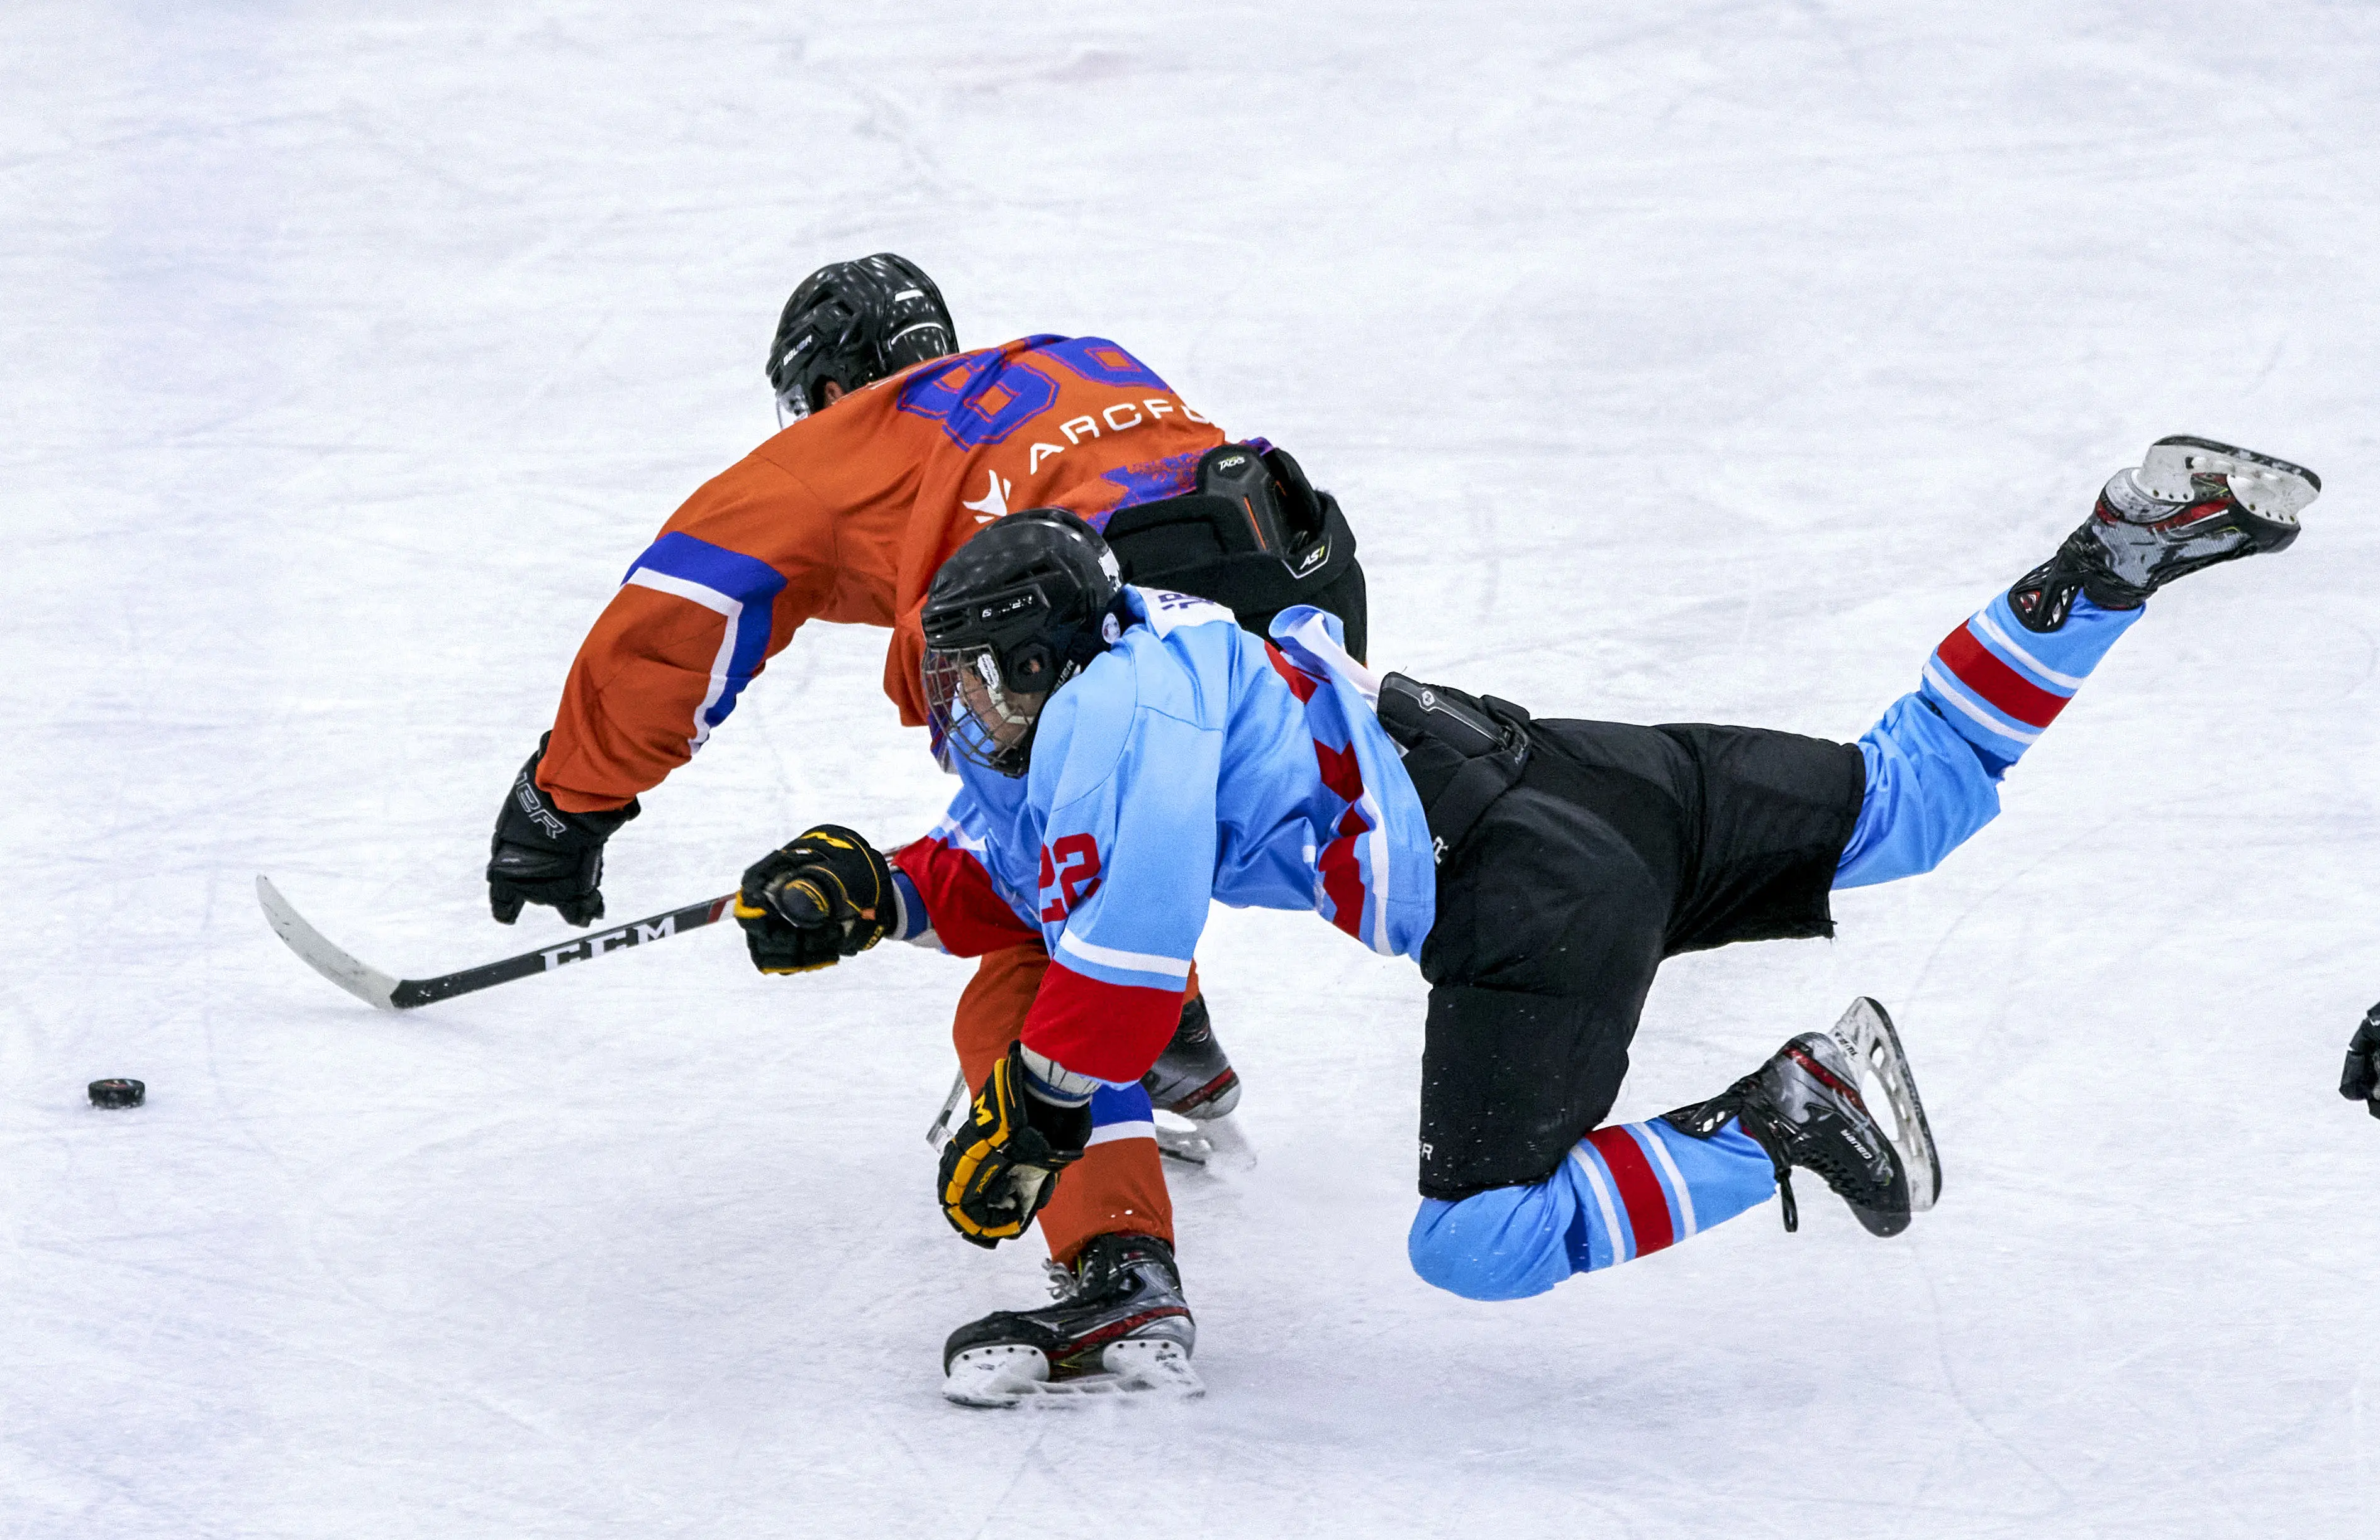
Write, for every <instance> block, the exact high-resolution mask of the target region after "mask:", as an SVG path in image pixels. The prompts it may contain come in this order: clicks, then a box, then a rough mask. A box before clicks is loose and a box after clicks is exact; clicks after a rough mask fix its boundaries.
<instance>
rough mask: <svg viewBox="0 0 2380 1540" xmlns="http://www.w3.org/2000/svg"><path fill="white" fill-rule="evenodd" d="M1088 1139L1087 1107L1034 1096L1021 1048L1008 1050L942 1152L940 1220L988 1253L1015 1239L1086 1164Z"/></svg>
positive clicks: (1088, 1113) (1088, 1110)
mask: <svg viewBox="0 0 2380 1540" xmlns="http://www.w3.org/2000/svg"><path fill="white" fill-rule="evenodd" d="M1090 1137H1091V1110H1090V1108H1089V1107H1088V1106H1082V1107H1065V1106H1061V1105H1060V1104H1058V1103H1056V1102H1053V1101H1045V1100H1044V1099H1042V1098H1041V1097H1038V1096H1035V1095H1034V1094H1033V1092H1032V1089H1031V1087H1030V1086H1029V1085H1027V1084H1026V1074H1025V1049H1024V1046H1023V1045H1022V1044H1011V1045H1010V1046H1009V1049H1008V1055H1007V1057H1006V1058H1004V1059H1002V1060H1001V1061H1000V1062H999V1063H997V1064H994V1065H993V1066H992V1067H991V1073H990V1076H989V1077H988V1078H986V1079H985V1081H984V1083H983V1089H982V1090H980V1091H977V1093H976V1097H975V1107H974V1110H973V1115H972V1116H970V1117H969V1118H968V1119H967V1121H966V1122H964V1123H962V1124H960V1125H959V1129H958V1132H957V1133H955V1134H953V1135H952V1136H951V1142H950V1143H949V1144H947V1145H944V1146H942V1165H941V1175H940V1178H939V1182H940V1185H939V1187H938V1188H937V1189H936V1191H937V1193H938V1194H939V1195H940V1196H941V1204H942V1217H943V1218H944V1219H948V1220H950V1221H951V1228H952V1229H953V1230H955V1231H958V1232H959V1234H960V1235H961V1236H962V1237H964V1238H965V1239H966V1240H968V1241H970V1242H972V1243H975V1244H977V1245H978V1246H981V1247H983V1248H984V1249H985V1250H986V1251H990V1249H991V1248H992V1247H994V1246H996V1245H998V1244H1000V1243H1001V1242H1002V1241H1013V1240H1014V1239H1015V1238H1016V1237H1017V1236H1019V1235H1022V1234H1024V1233H1025V1231H1026V1228H1027V1227H1028V1226H1030V1225H1031V1224H1032V1223H1033V1216H1034V1215H1036V1214H1038V1213H1039V1212H1041V1210H1042V1208H1043V1207H1045V1206H1047V1205H1048V1203H1049V1202H1050V1194H1053V1193H1055V1192H1056V1191H1057V1190H1058V1173H1059V1172H1060V1171H1062V1170H1065V1169H1066V1168H1067V1167H1068V1166H1071V1165H1073V1164H1074V1163H1075V1161H1077V1160H1080V1159H1081V1158H1083V1147H1084V1146H1086V1145H1087V1144H1088V1143H1089V1142H1090Z"/></svg>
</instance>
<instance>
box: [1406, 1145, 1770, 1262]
mask: <svg viewBox="0 0 2380 1540" xmlns="http://www.w3.org/2000/svg"><path fill="white" fill-rule="evenodd" d="M1776 1191H1777V1179H1776V1175H1775V1173H1774V1170H1773V1168H1772V1167H1771V1165H1770V1162H1769V1158H1768V1156H1767V1153H1766V1152H1764V1151H1763V1150H1762V1149H1761V1147H1760V1146H1759V1145H1758V1144H1756V1143H1755V1142H1754V1140H1753V1139H1752V1136H1751V1135H1749V1134H1745V1133H1744V1132H1743V1129H1742V1128H1741V1127H1740V1126H1739V1125H1737V1124H1736V1123H1735V1122H1731V1121H1730V1122H1728V1123H1727V1124H1726V1125H1725V1126H1724V1127H1722V1128H1720V1129H1719V1130H1718V1132H1716V1133H1715V1134H1711V1135H1710V1136H1708V1137H1707V1138H1696V1137H1694V1135H1692V1134H1686V1133H1683V1132H1682V1131H1680V1130H1679V1129H1676V1128H1673V1127H1671V1126H1670V1124H1669V1123H1668V1122H1664V1121H1662V1120H1661V1119H1658V1118H1656V1119H1653V1120H1652V1121H1650V1122H1640V1123H1624V1124H1619V1123H1615V1124H1611V1125H1609V1126H1607V1127H1604V1128H1599V1129H1597V1130H1596V1131H1595V1132H1594V1133H1593V1134H1588V1135H1587V1136H1586V1137H1585V1138H1584V1139H1582V1140H1580V1141H1579V1142H1578V1144H1577V1145H1576V1146H1574V1147H1573V1149H1572V1151H1571V1153H1570V1155H1569V1157H1568V1158H1565V1159H1564V1160H1563V1161H1562V1163H1561V1165H1560V1168H1559V1169H1557V1170H1555V1171H1554V1173H1553V1174H1552V1175H1551V1176H1549V1177H1548V1178H1546V1179H1545V1180H1544V1181H1543V1182H1530V1183H1528V1184H1527V1185H1525V1186H1518V1187H1491V1188H1489V1189H1488V1190H1487V1191H1486V1192H1484V1193H1474V1194H1471V1195H1470V1196H1469V1197H1467V1198H1462V1199H1459V1200H1457V1201H1454V1202H1446V1201H1443V1200H1441V1199H1438V1198H1424V1199H1423V1200H1422V1204H1421V1209H1420V1211H1419V1212H1418V1213H1416V1214H1415V1215H1414V1222H1413V1229H1412V1231H1410V1232H1409V1233H1408V1234H1407V1235H1406V1237H1405V1255H1407V1256H1408V1257H1410V1258H1411V1259H1412V1261H1413V1268H1414V1271H1415V1272H1416V1273H1418V1274H1420V1275H1421V1276H1422V1278H1423V1279H1426V1280H1427V1281H1428V1282H1431V1283H1434V1284H1436V1285H1438V1287H1439V1288H1441V1289H1443V1290H1445V1291H1448V1292H1449V1293H1454V1294H1461V1295H1462V1296H1463V1298H1465V1299H1473V1300H1517V1299H1526V1298H1528V1297H1529V1296H1530V1295H1532V1294H1542V1293H1544V1292H1545V1291H1547V1290H1548V1289H1550V1288H1552V1287H1553V1286H1554V1285H1555V1284H1557V1283H1560V1281H1561V1280H1562V1279H1566V1278H1568V1277H1570V1276H1571V1275H1572V1274H1573V1273H1588V1272H1596V1271H1599V1270H1600V1269H1602V1268H1605V1267H1617V1266H1619V1265H1620V1264H1621V1263H1622V1262H1629V1261H1633V1260H1634V1259H1635V1258H1637V1257H1639V1256H1649V1255H1652V1254H1653V1253H1655V1252H1657V1251H1661V1250H1664V1249H1666V1248H1667V1247H1670V1246H1672V1245H1674V1244H1676V1243H1678V1242H1680V1241H1683V1240H1687V1239H1689V1238H1691V1237H1693V1236H1694V1235H1697V1234H1699V1233H1701V1232H1702V1231H1706V1230H1708V1229H1710V1228H1711V1227H1712V1226H1714V1225H1717V1224H1719V1223H1722V1222H1724V1221H1725V1220H1728V1219H1733V1218H1735V1216H1737V1215H1738V1214H1741V1213H1743V1212H1744V1211H1745V1210H1747V1209H1750V1208H1753V1207H1757V1206H1759V1205H1760V1204H1763V1203H1766V1202H1767V1201H1768V1198H1769V1197H1770V1195H1771V1194H1774V1193H1775V1192H1776Z"/></svg>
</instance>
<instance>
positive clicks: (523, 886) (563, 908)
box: [488, 734, 641, 925]
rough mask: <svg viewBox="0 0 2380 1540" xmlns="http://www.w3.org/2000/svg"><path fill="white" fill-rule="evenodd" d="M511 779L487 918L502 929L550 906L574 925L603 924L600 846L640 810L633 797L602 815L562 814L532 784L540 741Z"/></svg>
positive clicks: (541, 753)
mask: <svg viewBox="0 0 2380 1540" xmlns="http://www.w3.org/2000/svg"><path fill="white" fill-rule="evenodd" d="M551 736H553V734H546V735H545V737H540V738H539V739H538V740H537V752H536V753H534V754H532V755H530V756H529V757H528V763H527V764H524V765H523V766H521V768H520V773H519V774H518V775H516V776H515V777H513V784H512V790H511V791H509V792H507V793H505V794H504V807H503V808H502V809H501V810H500V811H499V812H498V813H497V814H496V834H495V839H494V840H493V842H492V843H491V845H490V848H489V851H488V912H489V913H490V914H492V915H493V916H495V917H496V918H497V919H498V920H499V921H501V922H502V923H504V924H505V925H510V924H512V923H513V921H515V920H516V919H518V918H520V912H521V905H522V904H524V903H544V904H551V905H552V906H553V908H555V909H557V910H559V911H560V912H561V914H562V917H563V918H564V919H565V920H568V921H569V922H570V923H571V924H573V925H587V924H589V923H591V922H593V921H596V920H600V919H601V918H602V917H603V887H602V883H603V842H604V841H606V840H608V839H610V838H611V837H612V833H613V831H614V830H616V829H618V828H619V827H620V826H621V825H622V824H624V823H625V822H627V821H628V820H629V819H633V818H635V817H636V816H637V813H638V812H639V811H641V809H640V808H639V807H638V806H637V800H636V798H634V797H630V798H629V799H628V803H627V806H624V807H619V808H615V809H613V811H611V812H608V813H565V812H564V811H563V810H562V809H561V808H560V807H559V806H555V804H554V801H553V798H552V797H551V796H549V795H547V794H546V792H545V789H544V788H543V787H541V786H540V785H539V784H538V783H537V767H538V764H539V762H540V760H542V759H543V758H545V742H546V738H547V737H551Z"/></svg>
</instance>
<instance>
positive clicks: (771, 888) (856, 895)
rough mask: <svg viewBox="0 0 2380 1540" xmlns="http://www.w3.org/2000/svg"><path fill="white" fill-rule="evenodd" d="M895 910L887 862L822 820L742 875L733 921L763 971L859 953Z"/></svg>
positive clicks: (817, 964)
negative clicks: (739, 928)
mask: <svg viewBox="0 0 2380 1540" xmlns="http://www.w3.org/2000/svg"><path fill="white" fill-rule="evenodd" d="M899 917H900V905H899V903H898V901H897V900H896V899H895V897H894V895H893V890H892V864H891V863H890V862H888V861H886V860H885V859H884V857H883V856H881V855H878V854H877V853H876V850H875V848H874V847H873V846H871V845H870V844H869V843H868V842H867V841H866V840H863V839H861V838H860V837H859V836H858V835H856V834H855V833H853V832H852V831H850V830H848V829H845V828H843V827H842V826H841V825H839V824H832V823H822V824H820V825H819V826H818V827H817V828H815V829H811V830H807V831H804V832H802V833H800V834H796V835H795V836H794V840H793V843H790V844H788V845H786V846H785V847H784V848H783V849H782V850H772V851H771V852H770V853H769V854H768V855H764V856H762V857H761V858H760V859H759V861H757V862H755V863H753V865H752V867H751V868H750V869H749V870H747V871H746V872H745V874H744V886H743V888H742V890H741V891H738V892H737V893H736V895H735V923H736V924H738V925H740V926H742V927H743V928H744V942H745V944H746V945H747V946H748V947H750V948H751V949H752V965H753V966H754V967H756V968H758V969H759V970H760V971H761V972H762V973H807V972H809V971H810V970H811V969H812V968H831V967H832V966H834V964H837V963H840V962H842V961H843V960H844V958H846V957H856V956H857V955H858V954H859V953H861V952H866V951H867V950H868V948H869V947H872V946H874V945H875V944H876V943H877V942H879V941H880V940H883V939H884V933H885V932H886V931H887V930H890V929H891V928H892V926H893V924H894V923H895V922H896V921H897V920H898V919H899Z"/></svg>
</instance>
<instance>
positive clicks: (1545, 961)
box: [1381, 676, 1866, 1200]
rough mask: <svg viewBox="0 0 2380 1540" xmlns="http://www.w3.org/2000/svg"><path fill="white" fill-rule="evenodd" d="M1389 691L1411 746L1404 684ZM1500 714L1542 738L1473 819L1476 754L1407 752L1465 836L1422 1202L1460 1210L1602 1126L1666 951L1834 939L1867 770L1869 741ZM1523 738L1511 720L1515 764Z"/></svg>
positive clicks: (1441, 967) (1437, 978) (1449, 855)
mask: <svg viewBox="0 0 2380 1540" xmlns="http://www.w3.org/2000/svg"><path fill="white" fill-rule="evenodd" d="M1393 685H1394V676H1391V688H1393ZM1445 693H1446V694H1449V695H1453V696H1455V697H1458V698H1459V699H1460V700H1463V701H1470V697H1463V696H1461V694H1460V692H1445ZM1382 702H1383V707H1382V711H1381V721H1382V722H1383V724H1384V725H1389V726H1390V732H1391V733H1392V734H1397V735H1398V736H1399V737H1400V739H1401V741H1410V735H1409V733H1408V732H1407V731H1403V730H1401V729H1400V728H1399V726H1397V725H1394V724H1392V722H1391V718H1392V717H1393V716H1394V715H1395V714H1396V713H1395V712H1394V711H1393V710H1392V709H1390V690H1389V689H1384V691H1383V693H1382ZM1470 703H1471V704H1472V705H1474V706H1476V705H1477V704H1478V703H1477V702H1475V701H1471V702H1470ZM1491 704H1492V705H1493V706H1494V707H1495V708H1497V709H1498V715H1499V716H1500V718H1501V719H1502V722H1501V725H1503V726H1504V727H1506V728H1507V729H1509V730H1513V731H1517V732H1518V733H1519V734H1525V737H1526V739H1527V744H1526V751H1525V755H1524V756H1523V758H1524V763H1522V764H1521V765H1520V766H1519V768H1518V770H1517V779H1510V778H1506V779H1509V780H1510V784H1509V789H1507V790H1504V791H1502V792H1501V793H1500V794H1492V790H1491V794H1490V795H1489V797H1488V799H1487V800H1486V801H1485V804H1484V809H1483V810H1479V811H1477V812H1475V813H1470V812H1469V809H1468V808H1465V809H1463V811H1464V812H1465V813H1466V814H1468V816H1470V817H1471V818H1472V819H1473V820H1474V821H1471V822H1470V824H1469V827H1468V828H1467V829H1463V828H1454V827H1448V828H1444V829H1441V819H1442V817H1443V815H1444V814H1445V812H1446V811H1447V809H1448V808H1449V806H1450V805H1451V803H1452V802H1453V801H1456V800H1460V799H1461V795H1462V794H1461V793H1460V792H1459V790H1458V788H1459V787H1460V786H1461V785H1462V784H1463V782H1462V779H1461V777H1460V774H1459V772H1460V770H1462V769H1463V768H1464V766H1463V763H1461V762H1460V761H1462V760H1463V759H1466V758H1475V757H1472V756H1461V755H1454V756H1450V755H1448V754H1446V753H1445V752H1443V746H1440V747H1439V748H1438V749H1432V748H1429V747H1427V746H1416V747H1415V748H1414V751H1413V752H1412V753H1409V755H1408V757H1407V759H1406V765H1407V767H1408V770H1409V771H1410V772H1411V773H1412V774H1413V776H1414V782H1415V789H1416V790H1418V791H1419V792H1420V793H1421V794H1422V799H1423V804H1424V806H1425V807H1427V808H1428V809H1429V810H1430V812H1431V814H1432V818H1431V827H1432V831H1433V832H1434V833H1439V834H1440V836H1441V838H1442V839H1444V841H1445V843H1446V845H1447V848H1446V849H1445V850H1444V851H1443V853H1442V855H1441V859H1440V864H1439V872H1438V918H1437V923H1436V925H1435V926H1434V927H1433V928H1432V929H1431V931H1430V934H1429V940H1428V941H1427V943H1426V944H1425V945H1424V947H1423V950H1422V956H1421V966H1422V973H1423V975H1424V976H1426V977H1427V979H1428V980H1429V982H1430V985H1431V989H1430V997H1429V1023H1428V1027H1427V1037H1426V1041H1425V1046H1424V1048H1423V1053H1422V1091H1421V1141H1420V1143H1421V1151H1420V1153H1421V1192H1422V1194H1423V1195H1424V1196H1425V1197H1434V1198H1445V1199H1449V1200H1452V1199H1459V1198H1463V1197H1467V1196H1469V1195H1470V1194H1473V1193H1476V1192H1480V1191H1483V1190H1485V1189H1487V1188H1490V1187H1502V1186H1511V1185H1514V1184H1517V1183H1524V1182H1539V1181H1542V1180H1544V1179H1545V1178H1546V1177H1547V1176H1548V1175H1549V1174H1551V1173H1552V1171H1553V1170H1555V1169H1556V1168H1557V1167H1558V1166H1559V1165H1560V1162H1561V1160H1562V1159H1563V1158H1564V1157H1565V1156H1567V1155H1568V1153H1569V1152H1570V1149H1571V1146H1573V1145H1574V1144H1575V1143H1577V1141H1578V1140H1579V1139H1580V1138H1581V1137H1583V1136H1584V1135H1585V1134H1587V1133H1588V1132H1590V1131H1591V1130H1593V1129H1594V1128H1595V1127H1596V1126H1597V1125H1598V1124H1599V1123H1601V1122H1603V1120H1604V1118H1605V1117H1606V1116H1607V1115H1608V1114H1609V1112H1610V1110H1611V1104H1612V1102H1613V1100H1614V1099H1615V1098H1616V1097H1618V1095H1619V1092H1620V1085H1621V1080H1622V1079H1623V1078H1624V1077H1625V1076H1626V1074H1627V1073H1628V1050H1629V1046H1630V1044H1631V1043H1632V1041H1633V1039H1634V1037H1635V1035H1636V1022H1637V1017H1638V1015H1639V1013H1641V1012H1642V1011H1643V1009H1644V1004H1645V994H1646V991H1647V990H1649V989H1650V988H1651V987H1652V983H1653V976H1654V974H1655V972H1656V971H1657V970H1658V967H1659V965H1660V964H1661V961H1662V959H1664V958H1666V957H1670V956H1673V955H1675V954H1676V953H1678V952H1690V951H1694V950H1698V949H1701V948H1706V947H1715V946H1721V945H1724V944H1726V943H1728V942H1730V941H1740V940H1769V939H1776V938H1784V937H1799V936H1827V935H1831V934H1832V933H1833V929H1834V925H1833V919H1832V916H1831V914H1830V913H1829V910H1828V892H1829V891H1830V889H1831V887H1832V883H1833V879H1834V874H1835V867H1836V864H1837V863H1838V861H1839V860H1840V857H1841V854H1842V849H1843V845H1844V843H1845V842H1846V841H1847V840H1848V839H1849V838H1850V836H1851V831H1852V826H1853V824H1854V822H1855V820H1856V819H1857V818H1858V816H1859V808H1860V800H1861V796H1862V794H1863V793H1864V789H1865V782H1866V775H1865V769H1864V763H1863V761H1862V759H1861V758H1860V753H1859V750H1858V748H1857V747H1855V746H1851V745H1845V744H1837V743H1827V742H1824V741H1821V740H1818V739H1815V738H1804V737H1800V736H1797V735H1795V734H1788V733H1775V732H1769V731H1767V730H1764V729H1759V728H1743V727H1711V726H1703V725H1682V726H1680V725H1673V726H1666V727H1636V726H1628V725H1624V724H1621V723H1616V722H1596V721H1545V720H1538V721H1529V720H1528V719H1527V717H1526V713H1524V712H1521V711H1519V710H1518V709H1517V708H1512V707H1511V706H1509V705H1508V704H1507V703H1504V702H1500V701H1499V702H1492V703H1491ZM1511 750H1512V731H1508V733H1507V734H1506V736H1505V739H1504V747H1503V749H1502V750H1501V752H1503V753H1504V754H1505V755H1506V756H1507V758H1508V762H1509V758H1510V756H1511ZM1476 785H1477V782H1476V780H1474V782H1473V786H1474V790H1476ZM1471 800H1473V801H1477V800H1478V799H1477V797H1476V796H1473V797H1472V799H1471Z"/></svg>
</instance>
